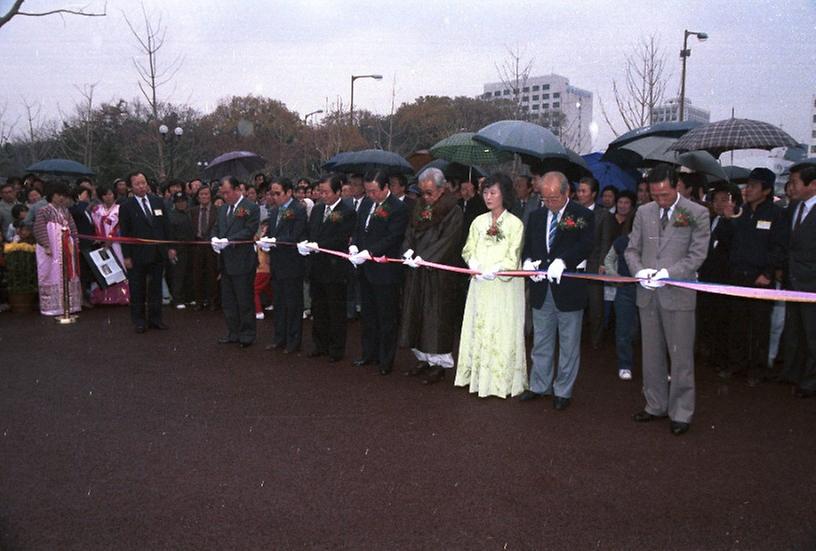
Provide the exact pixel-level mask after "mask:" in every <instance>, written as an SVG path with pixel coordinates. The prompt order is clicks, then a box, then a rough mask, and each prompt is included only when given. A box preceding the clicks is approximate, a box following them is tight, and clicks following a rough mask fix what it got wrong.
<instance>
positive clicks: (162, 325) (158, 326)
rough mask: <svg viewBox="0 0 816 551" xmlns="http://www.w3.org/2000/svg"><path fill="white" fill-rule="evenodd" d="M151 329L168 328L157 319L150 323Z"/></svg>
mask: <svg viewBox="0 0 816 551" xmlns="http://www.w3.org/2000/svg"><path fill="white" fill-rule="evenodd" d="M150 328H151V329H170V328H169V327H168V326H167V325H166V324H165V323H164V322H161V321H157V322H155V323H151V324H150Z"/></svg>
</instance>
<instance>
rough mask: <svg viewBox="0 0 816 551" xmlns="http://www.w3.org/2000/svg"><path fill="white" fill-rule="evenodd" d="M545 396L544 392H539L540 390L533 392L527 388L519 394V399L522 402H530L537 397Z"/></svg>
mask: <svg viewBox="0 0 816 551" xmlns="http://www.w3.org/2000/svg"><path fill="white" fill-rule="evenodd" d="M542 396H544V395H543V394H539V393H538V392H533V391H532V390H525V391H524V392H522V393H521V396H519V400H520V401H522V402H529V401H530V400H535V399H536V398H541V397H542Z"/></svg>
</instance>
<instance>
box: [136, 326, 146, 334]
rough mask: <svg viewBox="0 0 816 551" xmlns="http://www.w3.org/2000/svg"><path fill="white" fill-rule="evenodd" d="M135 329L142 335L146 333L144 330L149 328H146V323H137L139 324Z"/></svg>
mask: <svg viewBox="0 0 816 551" xmlns="http://www.w3.org/2000/svg"><path fill="white" fill-rule="evenodd" d="M134 329H135V331H136V332H137V333H139V334H140V335H141V334H142V333H144V332H145V331H146V330H147V329H145V326H144V325H137V326H136V327H135V328H134Z"/></svg>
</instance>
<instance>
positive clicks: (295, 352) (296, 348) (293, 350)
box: [283, 346, 300, 354]
mask: <svg viewBox="0 0 816 551" xmlns="http://www.w3.org/2000/svg"><path fill="white" fill-rule="evenodd" d="M298 352H300V347H299V346H296V347H295V348H287V349H286V350H284V351H283V353H284V354H297V353H298Z"/></svg>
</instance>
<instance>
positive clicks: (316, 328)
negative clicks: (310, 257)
mask: <svg viewBox="0 0 816 551" xmlns="http://www.w3.org/2000/svg"><path fill="white" fill-rule="evenodd" d="M310 287H311V289H310V290H311V298H312V319H313V321H312V341H313V342H314V347H315V351H316V352H320V353H322V354H326V355H328V356H331V357H332V358H337V359H339V358H342V357H343V355H344V354H345V353H346V322H347V319H346V284H345V283H344V282H337V281H332V282H325V281H318V280H317V279H315V278H312V281H311V286H310Z"/></svg>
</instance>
